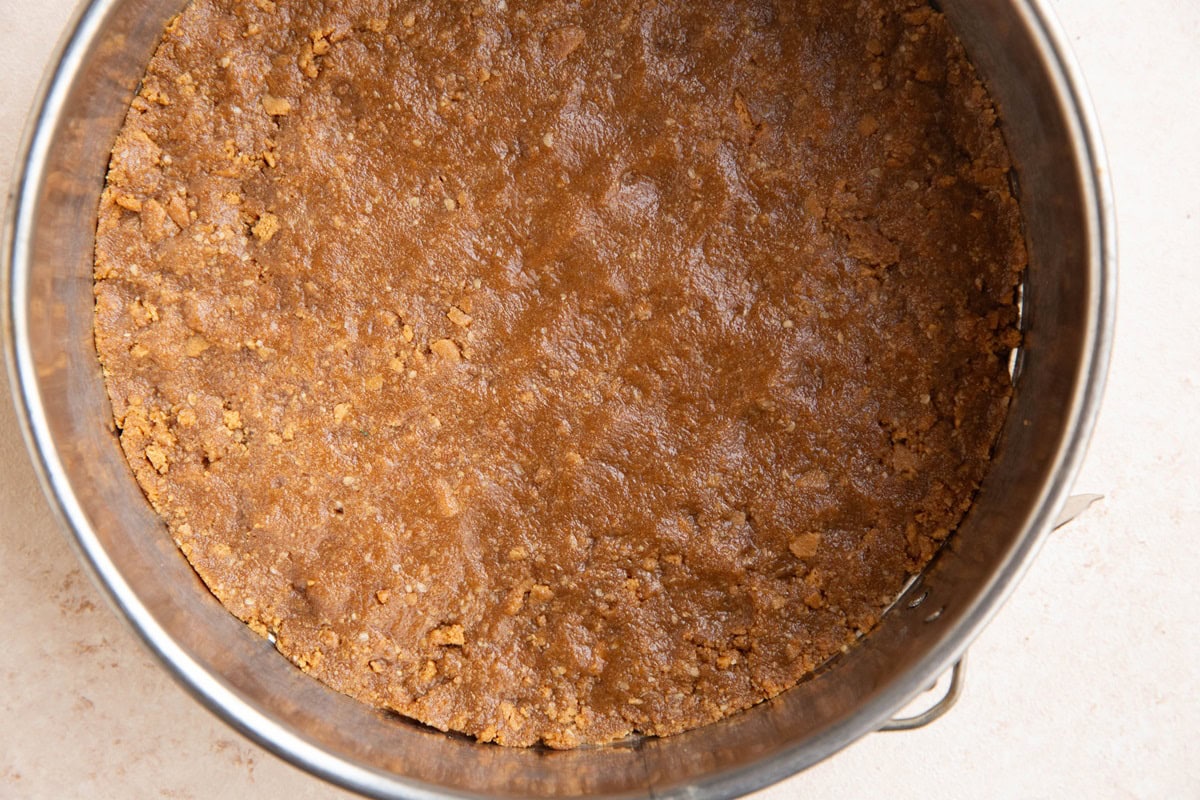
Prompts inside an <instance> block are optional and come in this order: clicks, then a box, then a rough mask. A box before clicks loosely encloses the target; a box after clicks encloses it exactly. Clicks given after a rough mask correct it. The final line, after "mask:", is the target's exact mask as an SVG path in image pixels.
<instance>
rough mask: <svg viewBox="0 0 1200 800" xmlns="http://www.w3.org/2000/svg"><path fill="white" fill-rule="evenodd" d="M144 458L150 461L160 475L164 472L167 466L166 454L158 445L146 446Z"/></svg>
mask: <svg viewBox="0 0 1200 800" xmlns="http://www.w3.org/2000/svg"><path fill="white" fill-rule="evenodd" d="M146 460H147V461H149V462H150V465H151V466H152V467H154V469H155V470H157V471H158V473H159V474H160V475H161V474H165V473H166V471H167V467H168V462H167V454H166V452H165V451H164V450H163V449H162V448H161V447H159V446H158V445H154V444H152V445H150V446H149V447H147V448H146Z"/></svg>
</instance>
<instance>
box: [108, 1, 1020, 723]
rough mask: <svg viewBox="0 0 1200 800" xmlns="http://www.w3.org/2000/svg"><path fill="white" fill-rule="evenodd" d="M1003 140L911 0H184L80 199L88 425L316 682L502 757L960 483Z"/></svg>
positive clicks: (894, 562) (902, 549)
mask: <svg viewBox="0 0 1200 800" xmlns="http://www.w3.org/2000/svg"><path fill="white" fill-rule="evenodd" d="M1009 166H1010V165H1009V160H1008V154H1007V152H1006V149H1005V147H1004V144H1003V141H1002V139H1001V137H1000V133H999V131H998V129H997V127H996V118H995V112H994V110H993V107H992V105H991V102H990V100H989V98H988V96H987V94H986V92H985V90H984V89H983V88H982V87H981V85H980V84H979V82H978V80H977V78H976V76H975V74H974V73H973V71H972V69H971V67H970V66H969V65H968V63H967V62H966V60H965V58H964V55H963V52H962V50H961V48H960V46H959V45H958V44H957V43H956V42H955V40H954V39H953V37H952V36H951V34H950V33H949V31H948V29H947V27H946V24H945V22H944V20H943V19H942V17H941V16H940V15H938V14H937V13H934V12H932V11H931V10H930V9H929V8H928V7H927V6H925V5H923V4H922V3H919V2H915V1H914V0H854V1H853V2H836V0H820V2H808V3H805V2H801V0H793V1H792V2H788V1H787V0H778V1H777V2H759V1H752V0H735V1H733V2H729V1H728V0H722V1H721V2H717V0H687V2H682V0H681V1H680V2H671V1H670V0H667V1H666V2H642V1H641V0H636V1H627V2H611V3H610V2H604V3H599V2H596V3H593V2H586V0H582V1H581V2H560V1H559V0H530V2H519V1H518V0H507V4H506V3H505V2H504V0H484V1H483V2H480V3H445V2H430V0H413V1H412V2H402V3H401V2H392V3H388V2H382V0H380V1H377V2H372V0H343V2H337V3H334V2H329V3H317V2H283V0H276V2H271V0H255V2H253V3H251V2H238V1H237V0H197V2H195V3H194V4H193V5H191V6H190V7H189V8H188V9H187V10H186V11H185V12H184V13H183V14H182V16H181V17H179V18H178V19H176V20H174V21H173V22H172V23H171V25H170V26H169V28H168V29H167V32H166V35H165V38H164V40H163V43H162V45H161V47H160V48H159V50H158V51H157V53H156V55H155V56H154V59H153V61H152V62H151V64H150V66H149V68H148V71H147V74H146V77H145V80H144V82H143V84H142V86H141V89H140V92H139V94H138V96H137V98H136V99H135V100H134V102H133V106H132V109H131V111H130V113H129V117H128V120H127V122H126V124H125V127H124V129H123V131H122V133H121V135H120V137H119V139H118V141H117V143H116V145H115V148H114V151H113V159H112V165H111V170H110V172H109V176H108V183H107V187H106V188H105V190H104V194H103V197H102V199H101V205H100V221H99V228H98V239H97V247H96V272H95V276H96V342H97V347H98V350H99V353H100V358H101V361H102V363H103V365H104V370H105V377H106V380H107V383H108V389H109V393H110V396H111V399H112V404H113V410H114V415H115V419H116V422H117V425H118V426H119V428H120V431H121V443H122V446H123V447H124V449H125V452H126V454H127V456H128V459H129V462H130V464H131V465H132V467H133V470H134V473H135V474H136V476H137V479H138V481H139V482H140V483H141V485H142V487H143V488H144V490H145V492H146V495H147V496H148V497H149V499H150V501H151V502H152V503H153V504H154V506H155V508H156V509H158V511H159V512H160V513H161V514H162V516H163V517H164V519H165V520H166V522H167V524H168V526H169V527H170V530H171V533H172V535H173V536H174V538H175V540H176V541H177V542H178V543H179V546H180V548H181V549H182V551H183V552H184V553H185V554H186V555H187V557H188V558H189V559H190V560H191V562H192V564H194V565H195V568H196V570H197V572H199V574H200V575H201V576H202V577H203V578H204V580H205V581H206V582H207V584H208V585H209V586H210V587H211V588H212V590H213V592H214V593H215V594H216V595H217V597H219V598H220V599H221V601H222V602H223V603H224V604H225V605H226V606H227V607H228V608H229V610H230V611H232V612H233V613H234V614H236V615H237V616H239V617H240V618H242V619H243V620H245V621H246V622H247V623H248V624H249V625H250V626H251V627H253V628H254V629H255V630H257V631H259V632H260V633H262V634H264V635H266V634H268V633H273V634H274V636H275V638H276V646H277V647H278V648H279V650H280V651H281V652H282V653H283V654H285V655H286V656H288V657H289V658H290V659H292V661H294V662H295V663H296V664H297V665H299V666H300V667H301V668H303V669H305V670H307V671H308V672H310V673H311V674H313V675H314V676H316V677H318V678H320V679H321V680H323V681H325V682H326V683H327V684H329V685H330V686H332V687H334V688H335V689H338V690H340V691H343V692H346V693H348V694H350V695H353V696H355V697H357V698H360V699H361V700H363V701H365V702H367V703H372V704H376V705H379V706H384V707H388V708H392V709H395V710H397V711H399V712H401V713H403V714H406V715H409V716H411V717H414V718H416V719H418V720H422V721H423V722H426V723H428V724H430V725H434V726H437V727H438V728H443V729H453V730H458V731H464V732H466V733H469V734H472V735H474V736H478V737H479V738H481V739H484V740H494V741H497V742H500V743H502V744H507V745H529V744H534V743H537V742H539V741H540V742H544V743H546V744H548V745H550V746H552V747H571V746H574V745H577V744H580V743H584V742H603V741H606V740H611V739H614V738H617V737H621V736H624V735H626V734H628V733H630V732H631V731H642V732H645V733H651V734H670V733H674V732H677V731H681V730H684V729H686V728H689V727H693V726H697V725H701V724H704V723H706V722H709V721H712V720H716V719H718V718H720V717H722V716H725V715H727V714H731V713H733V712H735V711H737V710H739V709H743V708H746V707H748V706H750V705H752V704H754V703H757V702H759V701H760V700H762V699H763V698H766V697H770V696H772V695H774V694H776V693H778V692H780V691H782V690H784V689H786V688H787V687H788V686H790V685H792V684H794V683H795V682H796V681H797V680H799V679H800V678H801V677H803V676H804V675H805V674H806V673H808V672H810V671H811V670H812V669H814V668H815V667H816V666H817V665H818V664H820V663H821V662H823V661H825V660H826V659H828V658H829V657H831V656H832V655H834V654H836V653H838V652H839V651H840V650H841V649H843V648H845V647H846V646H847V645H848V644H849V643H851V642H853V640H854V639H855V637H856V636H859V635H861V634H862V633H864V632H865V631H867V630H869V629H870V628H871V627H872V625H874V624H875V622H876V621H877V618H878V615H879V614H880V612H881V610H882V609H883V608H884V607H885V606H886V604H887V603H888V602H889V601H890V600H891V599H892V598H893V597H894V596H895V594H896V592H897V591H898V590H899V588H900V587H901V585H902V584H903V582H904V580H905V578H906V576H908V575H910V574H911V573H913V572H914V571H916V570H918V569H919V568H920V567H921V566H922V565H923V564H925V563H926V562H927V561H928V559H929V558H930V557H931V556H932V554H933V553H934V552H935V550H936V549H937V548H938V546H939V544H940V543H941V542H942V541H943V540H944V539H945V538H946V536H947V535H948V534H949V532H950V531H951V530H953V529H954V527H955V526H956V524H957V523H958V521H959V519H960V518H961V515H962V513H963V512H964V510H965V509H967V508H968V507H969V505H970V502H971V498H972V495H973V493H974V491H975V489H976V487H977V485H978V482H979V481H980V479H981V477H982V475H983V474H984V472H985V470H986V467H987V463H988V459H989V452H990V449H991V447H992V445H993V442H994V439H995V437H996V435H997V431H998V430H999V427H1000V424H1001V422H1002V420H1003V417H1004V413H1005V409H1006V405H1007V400H1008V394H1009V388H1008V387H1009V382H1008V375H1007V372H1006V366H1005V361H1006V357H1007V354H1008V352H1009V350H1010V349H1011V348H1012V347H1013V346H1015V345H1016V344H1017V342H1018V335H1017V333H1016V331H1015V330H1014V327H1013V326H1014V321H1015V314H1016V312H1015V309H1014V287H1015V286H1016V285H1017V283H1018V281H1019V280H1020V277H1021V273H1022V270H1023V268H1024V265H1025V258H1026V256H1025V250H1024V245H1023V242H1022V237H1021V234H1020V227H1019V210H1018V208H1017V205H1016V203H1015V201H1014V199H1013V197H1012V196H1011V194H1010V191H1009V188H1008V180H1007V173H1008V171H1009Z"/></svg>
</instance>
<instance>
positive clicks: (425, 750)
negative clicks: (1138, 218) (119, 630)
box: [0, 0, 1116, 800]
mask: <svg viewBox="0 0 1200 800" xmlns="http://www.w3.org/2000/svg"><path fill="white" fill-rule="evenodd" d="M183 5H184V2H183V0H96V1H95V2H91V3H89V4H85V5H84V6H83V7H82V8H80V10H79V11H78V12H77V13H76V15H75V17H74V20H73V21H72V23H71V25H70V26H69V28H68V33H67V35H66V37H65V38H64V40H63V42H62V44H61V45H60V47H59V50H58V53H57V57H56V59H55V60H54V61H53V66H52V68H51V70H50V72H49V73H48V75H47V77H46V79H45V82H44V85H43V86H42V88H41V91H40V94H39V99H38V101H37V104H36V106H35V108H34V112H33V115H32V118H31V121H30V126H29V129H28V131H27V134H26V137H25V141H24V146H23V149H22V151H21V155H20V160H19V163H18V165H17V170H16V178H15V181H14V183H13V187H12V190H11V191H12V195H11V197H10V201H11V202H10V211H9V215H8V219H7V221H6V226H5V234H4V240H3V253H4V260H5V268H4V276H5V296H4V302H3V314H4V316H3V319H2V320H0V322H2V325H3V342H4V349H5V352H6V356H7V362H8V367H9V370H10V377H11V380H12V387H13V392H14V396H15V400H16V406H17V410H18V417H19V419H20V420H21V424H22V425H23V428H24V433H25V436H26V439H27V443H28V445H29V450H30V453H31V455H32V458H33V462H34V464H35V467H36V470H37V472H38V474H39V476H40V478H41V481H42V485H43V487H44V488H45V491H46V495H47V497H48V498H49V500H50V504H51V506H52V507H53V509H54V510H55V512H56V513H57V515H58V518H59V519H60V520H61V522H62V524H63V526H64V528H65V529H66V530H67V531H68V532H69V534H70V538H71V540H72V542H73V543H74V545H75V548H76V549H77V551H78V553H79V556H80V558H81V559H82V560H83V561H84V562H85V563H86V564H87V565H88V567H89V568H90V570H91V572H92V575H93V577H94V578H95V579H96V581H97V583H98V584H99V585H100V586H101V587H103V589H104V591H105V593H106V594H107V596H108V598H109V599H110V600H111V602H112V604H113V605H114V606H115V608H116V609H117V610H118V611H119V613H120V614H122V615H123V616H124V617H125V618H126V619H127V620H128V622H129V623H130V624H131V625H132V627H133V628H134V630H135V631H136V632H137V633H138V635H139V636H140V637H141V639H142V640H143V641H144V642H145V643H146V645H147V646H149V648H150V649H151V650H152V651H153V652H154V653H155V654H156V655H157V657H158V659H159V660H160V661H161V662H162V664H163V666H164V667H165V668H166V669H167V670H168V671H169V672H170V673H171V674H172V675H173V676H174V677H175V678H176V680H178V681H179V682H180V683H181V684H182V685H183V686H184V687H185V688H186V689H187V690H188V691H190V692H191V693H192V695H193V696H194V697H196V699H197V700H199V701H200V702H202V703H203V704H205V705H206V706H207V707H208V708H210V709H211V710H213V711H214V712H215V713H216V714H218V715H219V716H220V717H222V718H223V719H224V720H225V721H226V722H227V723H229V724H230V725H231V726H233V727H234V728H236V729H238V730H239V731H241V732H242V733H244V734H245V735H246V736H248V737H250V738H251V739H253V740H255V741H257V742H258V743H260V744H262V745H263V746H265V747H267V748H268V749H270V750H272V751H273V752H275V753H277V754H278V755H280V756H282V757H284V758H286V759H287V760H289V761H291V762H292V763H294V764H297V765H298V766H300V767H303V768H304V769H307V770H309V771H310V772H312V773H314V774H316V775H319V776H321V777H323V778H326V779H328V780H330V781H332V782H334V783H337V784H340V785H342V786H345V787H348V788H350V789H354V790H357V791H359V792H361V793H364V794H367V795H371V796H377V797H388V798H393V797H400V798H447V797H459V798H485V797H487V798H505V797H536V798H551V797H554V798H559V797H597V798H599V797H607V798H635V797H656V798H692V799H693V800H696V799H699V798H728V797H734V796H738V795H741V794H743V793H746V792H749V791H752V790H754V789H757V788H760V787H762V786H765V785H767V784H769V783H772V782H774V781H777V780H779V779H781V778H784V777H786V776H788V775H791V774H793V773H795V772H797V771H799V770H802V769H805V768H806V767H809V766H811V765H812V764H814V763H816V762H817V761H820V760H821V759H823V758H825V757H827V756H829V755H830V754H832V753H834V752H836V751H838V750H839V749H841V748H843V747H845V746H846V745H848V744H850V743H851V742H853V741H855V740H856V739H858V738H859V737H861V736H864V735H866V734H868V733H871V732H873V731H877V730H880V729H883V728H889V727H890V728H904V727H912V726H914V725H918V724H921V723H924V722H926V721H928V719H929V718H931V717H932V716H935V715H936V714H938V713H939V712H940V711H941V710H944V708H945V707H946V703H943V704H942V705H940V706H938V707H935V708H934V709H932V710H931V712H930V713H928V714H925V715H921V716H919V717H917V718H915V719H911V720H899V721H897V720H893V716H894V715H895V714H896V713H897V711H898V710H899V709H901V708H903V707H904V706H905V705H906V704H907V703H908V702H909V701H910V700H911V699H912V698H913V697H915V696H916V695H918V694H920V693H921V691H922V690H924V689H926V687H927V686H929V684H930V683H931V682H932V681H933V680H934V679H936V678H937V677H938V676H939V675H942V674H943V673H945V672H946V671H947V670H949V669H950V668H951V667H952V666H953V665H955V664H957V663H958V662H959V660H960V659H961V657H962V656H963V654H964V652H965V650H966V648H967V646H968V645H969V644H970V642H971V641H972V639H973V638H974V637H975V636H976V635H977V634H978V633H979V632H980V630H981V628H982V627H983V625H984V624H985V623H986V622H987V620H988V619H989V618H990V617H991V616H992V615H993V614H994V613H995V612H996V610H997V609H998V607H999V606H1000V604H1001V603H1002V602H1003V601H1004V599H1005V597H1007V596H1008V594H1009V593H1010V592H1011V591H1012V590H1013V588H1014V586H1015V585H1016V582H1017V580H1018V579H1019V578H1020V576H1021V574H1022V573H1023V572H1024V570H1025V568H1026V567H1027V566H1028V564H1029V561H1030V559H1031V558H1033V556H1034V554H1035V553H1036V551H1037V549H1038V547H1039V545H1040V543H1041V542H1042V540H1043V538H1044V537H1045V535H1046V534H1047V533H1048V532H1049V530H1050V528H1051V527H1052V525H1053V522H1054V520H1055V518H1056V516H1057V514H1058V512H1059V509H1060V507H1061V506H1062V504H1063V502H1064V501H1065V499H1066V497H1067V493H1068V490H1069V488H1070V485H1071V482H1072V479H1073V477H1074V475H1075V473H1076V470H1077V469H1078V467H1079V464H1080V461H1081V459H1082V457H1083V453H1084V448H1085V445H1086V441H1087V438H1088V435H1089V433H1090V431H1091V428H1092V425H1093V422H1094V420H1095V417H1096V413H1097V409H1098V406H1099V403H1100V397H1101V393H1102V388H1103V383H1104V378H1105V372H1106V367H1107V361H1108V353H1109V349H1110V343H1111V336H1112V325H1113V309H1114V292H1115V269H1116V265H1115V242H1114V225H1113V206H1112V200H1111V195H1110V190H1109V185H1108V179H1107V176H1106V173H1105V159H1104V155H1103V151H1102V145H1101V142H1100V138H1099V135H1098V132H1097V127H1096V123H1095V118H1094V115H1093V112H1092V110H1091V108H1090V105H1089V102H1088V99H1087V97H1086V94H1085V91H1084V87H1083V82H1082V80H1081V78H1080V75H1079V73H1078V71H1077V69H1076V67H1075V65H1074V63H1073V61H1072V59H1071V57H1070V54H1069V53H1068V50H1067V47H1066V43H1065V39H1064V37H1063V35H1062V33H1061V31H1060V30H1059V29H1058V27H1057V24H1056V22H1055V21H1054V19H1053V17H1052V14H1051V12H1050V9H1049V2H1048V0H942V2H941V3H940V4H939V5H940V7H941V8H942V9H943V10H944V11H945V13H946V14H947V15H948V17H949V18H950V21H951V23H952V24H953V26H954V28H955V30H956V32H957V33H958V35H959V37H960V38H961V39H962V40H963V42H964V44H965V45H966V48H967V50H968V52H969V53H970V55H971V58H972V60H973V61H974V62H975V64H976V66H977V67H978V68H979V70H980V72H981V73H982V74H983V76H984V78H985V80H986V81H987V83H988V85H989V86H990V88H991V91H992V93H993V95H994V97H995V98H996V100H997V102H998V104H999V106H1000V108H1001V110H1002V113H1003V115H1004V119H1005V125H1004V130H1005V135H1006V137H1007V139H1008V143H1009V146H1010V148H1011V150H1012V153H1013V156H1014V160H1015V162H1016V164H1017V182H1018V187H1017V188H1018V192H1019V196H1020V199H1021V203H1022V207H1023V211H1024V222H1025V228H1026V236H1027V239H1028V245H1029V252H1030V258H1031V262H1030V266H1029V272H1028V277H1027V280H1026V283H1025V286H1024V294H1023V323H1022V324H1023V328H1024V331H1025V343H1024V346H1023V348H1022V350H1021V351H1020V353H1019V357H1018V358H1017V359H1016V361H1015V363H1014V379H1015V382H1016V391H1015V395H1014V398H1013V402H1012V406H1011V408H1010V411H1009V415H1008V419H1007V423H1006V426H1005V428H1004V431H1003V433H1002V435H1001V440H1000V443H999V445H998V447H997V451H996V456H995V461H994V463H993V466H992V468H991V471H990V472H989V474H988V476H987V478H986V480H985V482H984V485H983V486H982V488H981V490H980V493H979V497H978V500H977V501H976V503H975V506H974V507H973V509H972V510H971V512H970V513H969V514H968V516H967V518H966V520H965V521H964V522H963V524H962V526H961V527H960V528H959V530H958V531H957V532H956V533H955V535H954V536H953V537H951V539H950V541H949V542H948V543H947V545H946V546H945V547H944V548H943V550H942V552H941V553H940V554H939V556H938V558H937V559H936V560H935V561H934V563H933V564H932V565H931V567H930V568H928V569H927V570H926V571H925V572H924V573H923V574H922V575H921V576H919V577H918V578H917V579H916V580H915V581H913V582H912V583H911V584H910V585H909V586H908V587H907V588H906V589H905V591H904V592H903V594H902V595H901V596H900V597H899V598H898V600H897V602H896V603H895V604H894V605H893V607H892V608H891V610H890V611H889V612H888V613H887V614H885V615H884V617H883V619H882V621H881V622H880V624H879V626H878V627H877V628H876V629H875V630H874V631H872V632H871V633H870V634H869V635H868V636H866V637H865V638H864V639H863V640H862V641H861V642H860V643H859V644H858V645H856V646H855V647H853V648H850V649H849V650H848V651H847V652H846V653H845V654H843V655H842V656H840V657H839V658H838V659H836V660H835V661H834V662H833V663H831V664H830V665H828V666H827V667H826V668H825V669H824V670H822V671H821V672H820V673H819V674H817V675H815V676H813V677H812V678H810V679H808V680H806V681H804V682H802V683H801V684H799V685H798V686H796V687H794V688H792V689H790V690H788V691H787V692H784V693H783V694H782V695H780V696H779V697H778V698H776V699H774V700H772V701H769V702H766V703H763V704H761V705H759V706H757V707H755V708H753V709H750V710H749V711H746V712H743V713H741V714H737V715H736V716H734V717H731V718H729V719H726V720H723V721H721V722H718V723H715V724H712V725H709V726H706V727H703V728H700V729H697V730H694V731H690V732H688V733H684V734H681V735H678V736H673V737H670V738H666V739H655V738H638V739H632V740H629V741H625V742H621V743H617V744H613V745H607V746H603V747H590V748H585V749H579V750H575V751H566V752H554V751H547V750H540V749H527V750H513V749H505V748H501V747H497V746H493V745H482V744H478V743H476V742H474V741H473V740H469V739H467V738H464V737H459V736H454V735H448V734H443V733H440V732H437V731H434V730H431V729H429V728H426V727H423V726H421V725H418V724H416V723H412V722H409V721H406V720H404V719H402V718H400V717H397V716H395V715H390V714H386V713H382V712H379V711H375V710H372V709H370V708H368V707H366V706H364V705H362V704H360V703H358V702H356V701H354V700H350V699H349V698H346V697H344V696H342V695H339V694H337V693H335V692H333V691H332V690H329V689H327V688H325V687H324V686H323V685H322V684H320V683H318V682H317V681H316V680H314V679H312V678H309V677H308V676H306V675H304V674H302V673H301V672H299V671H298V670H297V669H295V668H294V667H293V666H292V665H291V664H290V663H289V662H288V661H287V660H286V659H284V658H282V657H281V656H279V655H278V654H277V653H276V652H275V651H274V650H273V648H272V647H271V645H270V644H269V643H268V642H267V641H265V640H263V639H262V638H260V637H259V636H257V635H256V634H254V633H252V632H251V631H250V630H249V629H248V628H246V626H245V625H243V624H242V623H241V622H239V621H238V620H237V619H235V618H234V617H233V616H232V615H230V614H229V613H227V612H226V611H225V610H224V609H223V608H222V607H221V605H220V604H219V603H218V602H217V601H216V600H215V599H214V598H213V596H212V595H211V594H210V593H209V592H208V591H207V589H206V588H205V587H204V585H203V584H202V583H201V582H200V580H199V579H198V578H197V577H196V575H195V573H194V572H193V571H192V569H191V567H190V566H189V564H188V563H187V561H186V560H185V559H184V558H183V556H182V555H181V554H180V553H179V552H178V551H177V550H176V548H175V545H174V544H173V543H172V541H171V539H170V537H169V536H168V535H167V533H166V530H165V528H164V526H163V525H162V524H161V522H160V521H159V520H158V519H157V518H156V517H155V515H154V514H153V512H152V511H151V510H150V507H149V505H148V504H147V503H146V501H145V499H144V498H143V497H142V494H141V491H140V489H139V488H138V486H137V484H136V483H135V481H134V480H133V477H132V475H131V474H130V472H129V470H128V467H127V466H126V464H125V461H124V458H123V457H122V454H121V452H120V449H119V447H118V444H117V440H116V436H115V434H114V431H113V427H112V423H111V414H110V407H109V403H108V399H107V397H106V395H105V392H104V386H103V381H102V376H101V374H100V368H99V366H98V364H97V360H96V353H95V348H94V345H93V341H92V304H93V300H92V246H93V236H94V231H95V221H96V209H97V199H98V197H99V194H100V191H101V188H102V187H103V182H104V174H105V169H106V166H107V162H108V154H109V151H110V149H111V147H112V143H113V140H114V138H115V136H116V133H117V130H118V128H119V127H120V124H121V121H122V119H123V116H124V114H125V110H126V108H127V107H128V104H129V101H130V99H131V97H132V94H133V92H134V91H135V89H136V87H137V85H138V81H139V79H140V77H141V75H142V72H143V70H144V67H145V65H146V63H147V62H148V60H149V57H150V55H151V53H152V52H153V49H154V47H155V45H156V43H157V41H158V39H159V36H160V34H161V32H162V29H163V25H164V23H165V22H166V20H167V19H168V18H169V17H170V16H171V15H172V14H174V13H176V12H177V11H179V10H180V9H181V8H182V7H183ZM956 677H958V674H957V672H956ZM957 685H958V684H957V681H955V686H957ZM951 699H952V698H951ZM980 735H981V737H982V732H981V734H980ZM982 745H983V742H981V746H982Z"/></svg>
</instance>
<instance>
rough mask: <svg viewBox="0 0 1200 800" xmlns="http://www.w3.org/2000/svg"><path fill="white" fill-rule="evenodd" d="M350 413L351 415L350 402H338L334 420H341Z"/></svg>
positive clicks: (334, 408)
mask: <svg viewBox="0 0 1200 800" xmlns="http://www.w3.org/2000/svg"><path fill="white" fill-rule="evenodd" d="M349 415H350V404H349V403H338V404H337V405H335V406H334V407H333V421H334V422H341V421H342V420H344V419H345V418H346V417H347V416H349Z"/></svg>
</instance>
